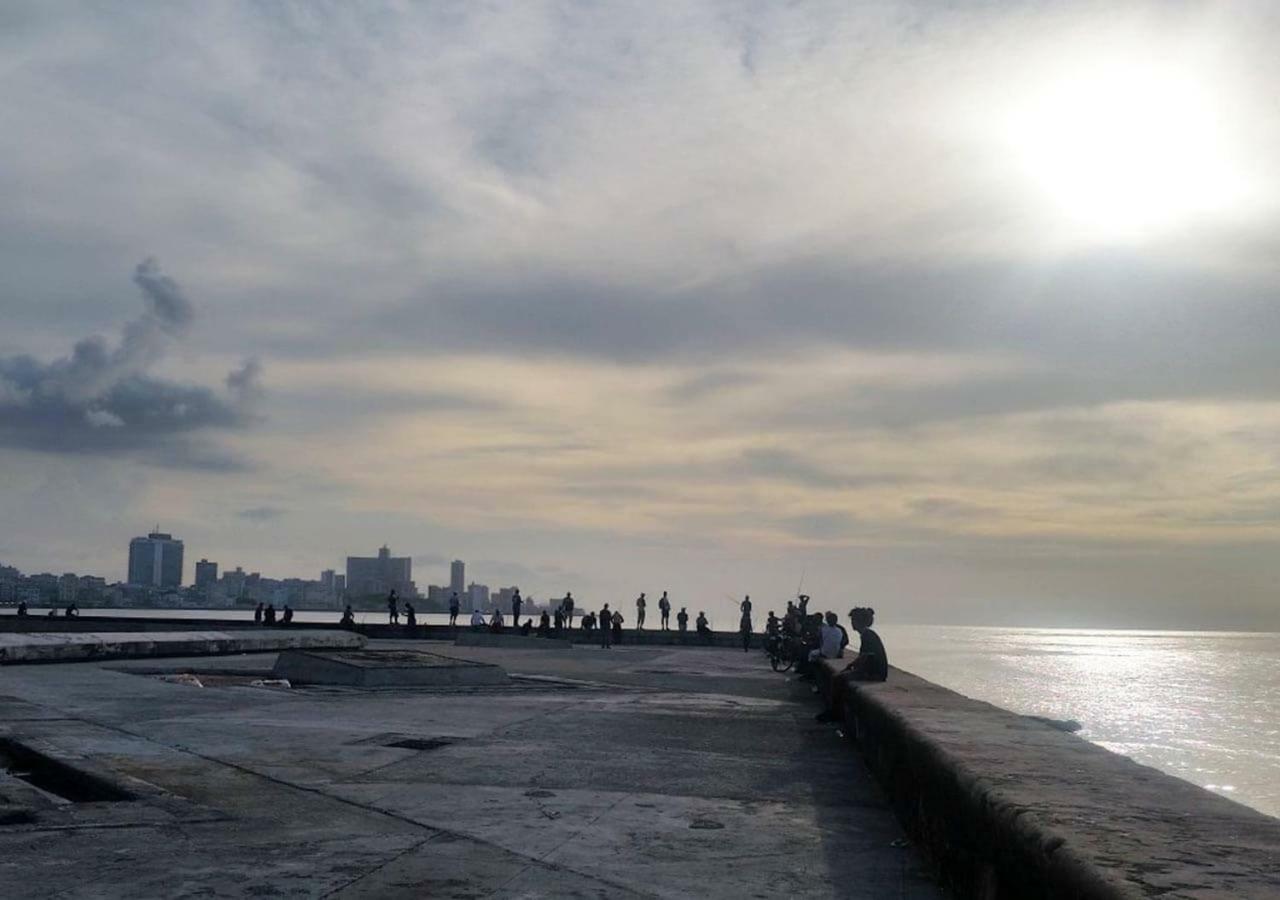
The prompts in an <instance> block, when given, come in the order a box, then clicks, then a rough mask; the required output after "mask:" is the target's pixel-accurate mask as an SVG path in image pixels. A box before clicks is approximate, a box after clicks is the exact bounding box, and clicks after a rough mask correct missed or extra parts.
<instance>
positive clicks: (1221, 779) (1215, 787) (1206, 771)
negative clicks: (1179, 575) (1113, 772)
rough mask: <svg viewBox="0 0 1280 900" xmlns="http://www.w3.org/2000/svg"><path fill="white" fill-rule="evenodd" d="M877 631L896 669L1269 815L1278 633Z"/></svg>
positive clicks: (1277, 783)
mask: <svg viewBox="0 0 1280 900" xmlns="http://www.w3.org/2000/svg"><path fill="white" fill-rule="evenodd" d="M877 630H878V631H879V632H880V635H881V637H882V638H883V639H884V641H885V644H886V649H887V650H888V653H889V659H890V661H891V662H892V663H893V664H894V665H896V666H899V667H900V668H903V669H907V670H908V671H911V672H914V673H916V674H917V675H919V676H921V677H922V678H927V679H929V680H930V681H933V682H936V683H938V684H942V685H945V686H947V687H949V688H951V689H952V690H955V691H959V692H960V693H962V694H966V695H967V696H970V697H974V698H976V699H979V700H985V701H987V702H989V703H994V704H995V705H997V706H1002V707H1004V708H1005V709H1009V710H1012V711H1014V712H1019V713H1028V714H1034V715H1042V716H1049V717H1052V718H1055V719H1074V720H1075V721H1077V722H1079V723H1080V725H1081V726H1082V727H1081V730H1080V731H1079V732H1077V733H1078V734H1079V735H1080V736H1081V737H1083V738H1086V739H1087V740H1090V741H1093V742H1095V743H1097V744H1100V745H1102V746H1103V747H1106V748H1107V749H1109V750H1114V751H1115V752H1116V753H1123V754H1124V755H1126V756H1128V757H1131V758H1132V759H1135V760H1137V761H1138V762H1141V763H1145V764H1146V765H1149V766H1153V767H1154V768H1157V769H1160V770H1162V771H1164V772H1168V773H1169V774H1171V775H1176V776H1178V777H1179V778H1183V779H1185V780H1187V781H1190V782H1192V783H1193V784H1198V785H1200V786H1201V787H1204V788H1207V789H1209V790H1211V791H1216V792H1218V793H1220V794H1223V795H1225V796H1227V797H1230V798H1231V799H1232V800H1235V801H1236V802H1238V803H1243V804H1245V805H1246V806H1251V807H1253V808H1254V809H1257V810H1259V811H1261V812H1264V813H1267V814H1268V815H1272V816H1280V634H1274V633H1257V632H1223V631H1213V632H1189V631H1092V630H1078V629H1070V630H1068V629H1041V628H966V627H953V626H930V625H912V626H893V625H885V626H883V627H880V628H877Z"/></svg>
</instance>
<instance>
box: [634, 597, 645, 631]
mask: <svg viewBox="0 0 1280 900" xmlns="http://www.w3.org/2000/svg"><path fill="white" fill-rule="evenodd" d="M645 606H646V603H645V599H644V591H641V592H640V596H639V597H637V598H636V631H644V608H645Z"/></svg>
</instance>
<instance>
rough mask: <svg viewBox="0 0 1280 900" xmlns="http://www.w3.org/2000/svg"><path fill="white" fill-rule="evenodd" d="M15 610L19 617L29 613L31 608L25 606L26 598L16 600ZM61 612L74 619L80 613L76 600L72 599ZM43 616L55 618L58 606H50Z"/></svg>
mask: <svg viewBox="0 0 1280 900" xmlns="http://www.w3.org/2000/svg"><path fill="white" fill-rule="evenodd" d="M15 612H16V613H17V615H18V616H19V617H21V618H25V617H26V616H29V615H31V610H30V608H29V607H28V606H27V601H26V600H19V601H18V608H17V609H16V610H15ZM62 614H63V615H64V616H66V617H67V618H68V619H74V618H75V617H76V616H78V615H80V607H78V606H76V602H75V601H74V600H72V601H71V602H70V603H69V604H67V607H66V609H64V610H63V612H62ZM45 617H46V618H49V619H55V618H57V617H58V608H57V607H56V606H55V607H50V608H49V611H48V612H47V613H45Z"/></svg>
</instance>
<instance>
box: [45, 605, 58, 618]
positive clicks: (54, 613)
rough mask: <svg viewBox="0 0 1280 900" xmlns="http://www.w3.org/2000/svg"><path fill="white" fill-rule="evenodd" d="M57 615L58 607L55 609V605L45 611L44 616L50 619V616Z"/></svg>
mask: <svg viewBox="0 0 1280 900" xmlns="http://www.w3.org/2000/svg"><path fill="white" fill-rule="evenodd" d="M57 615H58V609H57V607H54V608H53V609H51V610H49V611H48V612H47V613H45V615H44V617H45V618H46V619H52V618H54V617H55V616H57Z"/></svg>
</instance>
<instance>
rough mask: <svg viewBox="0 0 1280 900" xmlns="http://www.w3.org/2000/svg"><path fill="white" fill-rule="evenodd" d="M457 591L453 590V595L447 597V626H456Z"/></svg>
mask: <svg viewBox="0 0 1280 900" xmlns="http://www.w3.org/2000/svg"><path fill="white" fill-rule="evenodd" d="M459 609H460V607H459V606H458V592H457V591H454V592H453V596H452V597H450V598H449V627H450V628H456V627H458V610H459Z"/></svg>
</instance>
